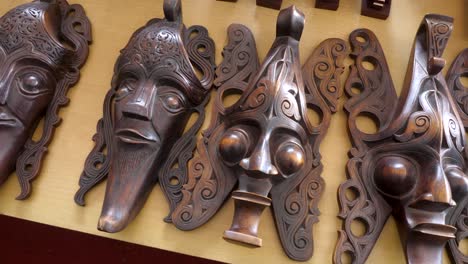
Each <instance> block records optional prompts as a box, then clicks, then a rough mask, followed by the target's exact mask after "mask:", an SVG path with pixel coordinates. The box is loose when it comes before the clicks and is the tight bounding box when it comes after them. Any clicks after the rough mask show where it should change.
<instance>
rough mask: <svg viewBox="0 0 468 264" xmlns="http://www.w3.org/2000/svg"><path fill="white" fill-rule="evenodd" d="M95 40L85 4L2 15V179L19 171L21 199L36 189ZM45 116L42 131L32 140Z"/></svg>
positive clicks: (47, 4)
mask: <svg viewBox="0 0 468 264" xmlns="http://www.w3.org/2000/svg"><path fill="white" fill-rule="evenodd" d="M90 41H91V25H90V22H89V21H88V18H87V17H86V15H85V12H84V10H83V8H82V7H81V6H80V5H69V4H68V3H67V1H65V0H59V1H45V0H41V1H34V2H32V3H29V4H24V5H21V6H18V7H16V8H14V9H13V10H11V11H9V12H8V13H6V14H5V15H4V16H3V17H1V18H0V80H1V81H0V145H1V147H0V183H3V182H4V181H5V180H6V179H7V178H8V176H9V175H10V174H11V173H13V171H15V170H16V174H17V175H18V179H19V182H20V186H21V194H20V195H19V196H18V197H17V199H25V198H27V197H28V196H29V194H30V192H31V184H30V182H31V181H32V180H33V179H34V178H35V177H36V176H37V175H38V174H39V170H40V167H41V161H42V157H43V155H44V154H45V152H46V151H47V146H48V144H49V143H50V141H51V140H52V136H53V132H54V128H55V127H56V126H57V125H58V123H59V122H60V118H59V117H58V110H59V108H60V107H62V106H64V105H65V104H67V103H68V98H67V97H66V94H67V91H68V89H69V88H70V87H71V86H72V85H74V84H75V83H76V82H77V81H78V78H79V68H80V67H81V66H82V65H83V64H84V62H85V60H86V58H87V55H88V48H89V47H88V45H89V43H90ZM41 119H43V121H44V122H43V123H44V125H43V127H42V135H41V137H40V138H39V139H38V140H33V139H32V135H33V133H34V131H35V130H36V127H37V125H38V123H39V121H40V120H41ZM15 164H16V168H15Z"/></svg>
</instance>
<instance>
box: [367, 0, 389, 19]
mask: <svg viewBox="0 0 468 264" xmlns="http://www.w3.org/2000/svg"><path fill="white" fill-rule="evenodd" d="M361 2H362V4H361V15H363V16H369V17H375V18H379V19H387V17H388V16H389V15H390V8H391V6H392V0H361Z"/></svg>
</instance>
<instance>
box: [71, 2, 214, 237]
mask: <svg viewBox="0 0 468 264" xmlns="http://www.w3.org/2000/svg"><path fill="white" fill-rule="evenodd" d="M164 14H165V19H153V20H151V21H149V22H148V24H147V25H146V26H144V27H142V28H140V29H139V30H137V31H136V32H135V33H134V35H133V36H132V38H131V39H130V41H129V43H128V44H127V46H126V47H125V48H124V49H123V50H122V52H121V55H120V57H119V58H118V60H117V63H116V65H115V71H114V77H113V80H112V87H111V89H110V90H109V92H108V94H107V96H106V99H105V101H104V117H103V119H101V120H100V121H99V123H98V126H97V134H96V135H95V136H94V138H93V139H94V141H95V142H96V145H95V147H94V149H93V150H92V151H91V153H90V154H89V156H88V158H87V160H86V163H85V168H84V172H83V174H82V175H81V177H80V189H79V191H78V192H77V193H76V195H75V201H76V202H77V203H78V204H80V205H83V204H84V195H85V194H86V192H87V191H88V190H89V189H91V188H92V187H93V186H95V185H96V184H98V183H99V182H100V181H102V180H104V178H105V177H108V182H107V189H106V195H105V199H104V205H103V209H102V213H101V217H100V219H99V224H98V229H99V230H102V231H106V232H118V231H120V230H122V229H124V228H125V227H126V226H127V225H128V223H129V222H130V221H131V220H132V219H133V218H134V217H135V216H136V215H137V214H138V212H139V211H140V209H141V208H142V207H143V205H144V203H145V201H146V199H147V198H148V195H149V194H150V192H151V190H152V189H153V187H154V185H155V184H156V182H158V180H159V183H160V184H161V188H162V189H163V191H164V193H165V195H166V197H167V199H168V202H169V205H170V210H171V211H172V210H173V208H174V207H175V204H176V203H177V202H178V201H179V200H180V199H181V198H182V196H181V192H180V190H181V188H182V185H183V184H185V183H186V182H187V180H186V174H187V173H186V171H185V170H186V166H185V165H184V164H186V163H187V160H188V159H190V158H191V156H192V153H193V150H194V148H195V145H196V141H195V135H196V133H197V131H198V129H199V128H200V126H201V125H202V123H203V120H204V106H205V104H206V102H207V97H208V93H209V91H210V89H211V86H212V83H213V79H214V68H215V65H214V50H215V48H214V43H213V41H212V40H211V38H209V37H208V32H207V30H206V29H205V28H204V27H201V26H192V27H190V28H188V29H187V28H186V27H185V26H184V24H183V23H182V11H181V3H180V0H166V1H164ZM195 69H197V70H198V71H199V72H200V73H201V74H200V75H202V76H201V77H200V79H199V78H198V77H197V74H196V71H195ZM194 113H197V114H198V119H197V121H196V122H195V123H194V125H193V126H192V127H190V128H187V129H186V132H185V133H184V129H185V128H186V125H187V122H188V120H189V118H190V116H191V115H192V114H194ZM177 164H179V166H176V165H177ZM166 221H170V217H168V218H167V219H166Z"/></svg>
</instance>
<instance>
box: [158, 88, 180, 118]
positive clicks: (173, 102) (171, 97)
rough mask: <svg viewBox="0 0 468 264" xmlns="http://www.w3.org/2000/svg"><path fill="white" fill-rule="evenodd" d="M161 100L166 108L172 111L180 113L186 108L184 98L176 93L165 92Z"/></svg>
mask: <svg viewBox="0 0 468 264" xmlns="http://www.w3.org/2000/svg"><path fill="white" fill-rule="evenodd" d="M161 101H162V104H163V106H164V108H166V110H167V111H169V112H171V113H178V112H180V111H182V110H184V109H185V104H184V100H183V99H182V98H181V97H180V96H179V95H178V94H176V93H173V92H172V93H171V92H169V93H166V94H163V95H162V96H161Z"/></svg>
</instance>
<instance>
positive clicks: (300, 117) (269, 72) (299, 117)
mask: <svg viewBox="0 0 468 264" xmlns="http://www.w3.org/2000/svg"><path fill="white" fill-rule="evenodd" d="M304 23H305V19H304V14H303V13H302V12H300V11H299V10H298V9H296V7H295V6H291V7H289V8H287V9H284V10H282V11H281V12H280V13H279V15H278V20H277V27H276V39H275V41H274V43H273V45H272V47H271V48H270V51H269V52H268V54H267V56H266V58H265V60H264V62H263V64H262V66H261V67H260V70H259V72H258V74H257V75H256V76H255V78H253V79H252V81H251V82H250V83H249V84H248V86H247V89H246V91H245V92H244V94H243V96H242V98H241V99H240V100H239V102H238V103H237V104H236V106H235V107H234V108H233V111H234V112H238V113H242V112H244V113H246V112H254V113H258V114H263V115H265V116H267V117H268V118H269V119H270V120H271V119H272V118H273V117H277V118H283V119H289V120H291V121H293V122H295V123H299V124H301V125H302V126H303V127H304V128H308V127H310V126H309V125H308V124H309V123H308V122H309V121H308V119H307V118H306V116H305V113H306V110H305V108H304V107H305V105H306V101H305V93H304V85H303V80H302V73H301V65H300V60H299V40H300V38H301V35H302V30H303V28H304Z"/></svg>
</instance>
